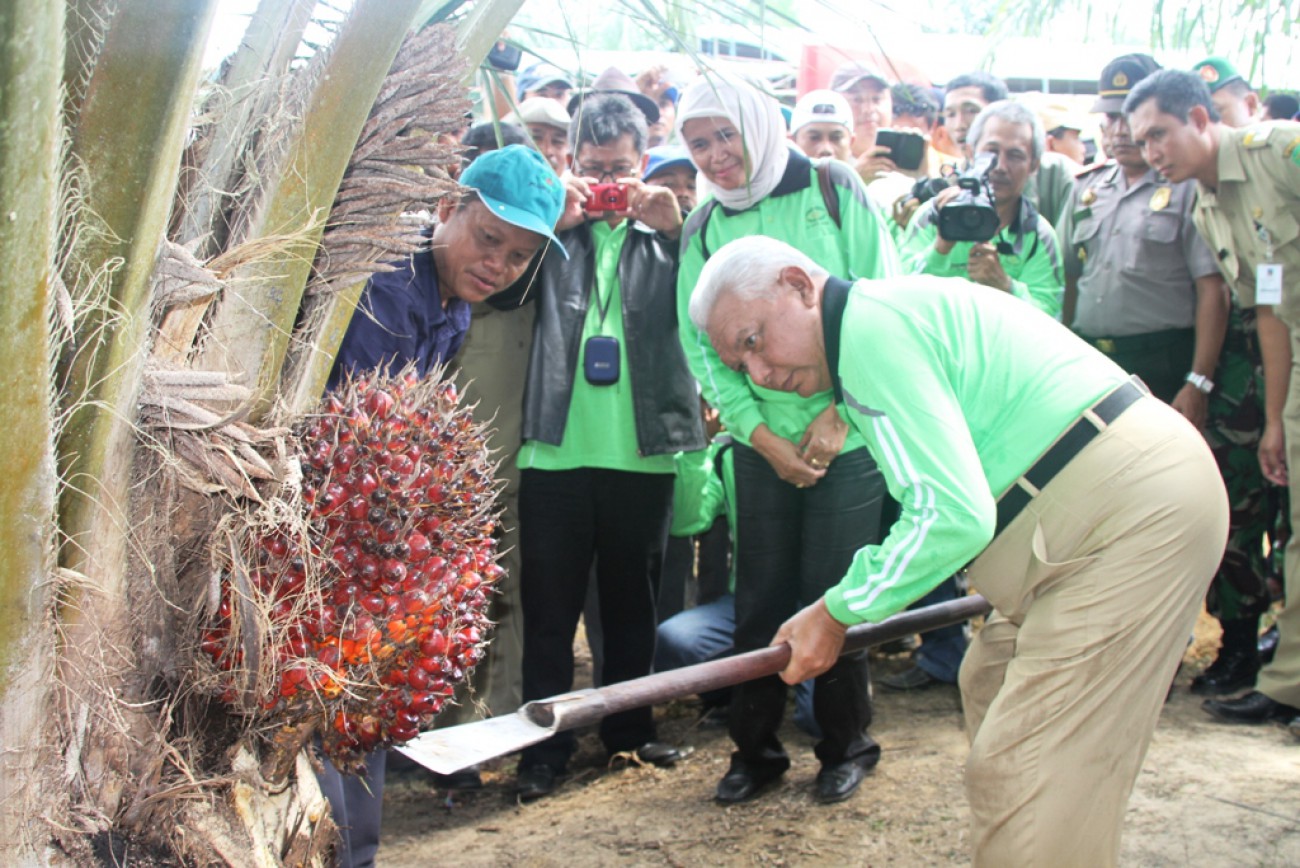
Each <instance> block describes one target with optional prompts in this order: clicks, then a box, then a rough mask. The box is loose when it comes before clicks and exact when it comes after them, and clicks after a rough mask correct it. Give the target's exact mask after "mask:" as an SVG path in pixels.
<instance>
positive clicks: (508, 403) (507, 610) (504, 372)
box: [438, 304, 534, 726]
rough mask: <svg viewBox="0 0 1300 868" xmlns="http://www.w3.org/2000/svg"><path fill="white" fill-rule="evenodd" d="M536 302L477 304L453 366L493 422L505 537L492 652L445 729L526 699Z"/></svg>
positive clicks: (481, 414)
mask: <svg viewBox="0 0 1300 868" xmlns="http://www.w3.org/2000/svg"><path fill="white" fill-rule="evenodd" d="M533 310H534V309H533V306H532V305H527V306H525V307H522V308H519V309H518V310H510V311H500V310H497V309H496V308H493V307H491V306H490V305H487V304H476V305H474V311H473V319H472V320H471V323H470V329H469V334H468V335H467V336H466V338H465V344H464V346H463V347H461V351H460V352H459V353H457V355H456V359H455V361H454V363H453V366H454V367H455V368H456V369H458V375H457V376H458V380H457V382H458V383H459V384H460V386H461V389H462V392H463V394H464V400H465V402H466V403H474V402H477V404H478V406H477V407H475V408H474V419H475V420H476V421H479V422H484V423H490V424H491V427H492V428H493V429H494V430H493V432H492V434H491V436H490V438H489V439H488V446H489V447H490V448H491V449H492V450H493V456H492V457H493V459H494V460H496V461H499V462H500V463H501V465H500V468H499V469H498V470H497V479H498V480H504V481H505V489H504V490H503V491H502V492H501V499H500V503H501V505H502V507H503V509H504V511H503V512H502V514H501V523H502V527H503V529H504V535H503V536H502V538H501V540H500V543H499V549H498V550H499V551H502V552H504V554H503V555H502V557H501V560H500V564H501V566H502V567H503V568H504V569H505V575H504V576H502V577H501V582H500V584H498V585H497V592H498V593H497V596H496V597H495V599H493V601H492V608H491V610H490V616H491V618H492V620H493V621H495V622H496V628H495V629H494V630H493V631H492V641H491V644H490V645H489V646H488V651H487V656H486V657H485V658H484V659H483V661H482V662H480V663H479V664H478V667H477V668H476V669H475V670H474V674H473V676H472V677H471V678H470V684H471V686H472V687H473V689H474V693H473V696H472V699H471V701H465V697H463V696H462V697H459V699H460V700H461V702H462V705H461V706H460V707H452V708H449V709H448V710H447V711H446V712H444V713H443V714H442V715H441V716H440V717H439V718H438V724H439V725H440V726H455V725H456V724H458V723H467V722H469V721H471V720H477V719H478V718H479V717H481V716H482V715H481V714H480V713H479V709H478V708H477V705H478V704H479V703H482V704H483V705H486V706H487V710H488V711H490V713H491V714H493V715H500V714H509V713H510V712H512V711H514V710H515V709H516V708H518V707H519V705H520V703H522V702H523V670H522V665H523V654H524V625H523V608H522V605H523V604H522V603H521V602H520V597H519V571H520V558H519V468H518V466H517V465H516V463H515V460H516V459H517V458H518V457H519V447H520V444H521V442H522V436H521V435H522V431H523V421H524V420H523V407H524V376H525V374H526V373H527V371H528V354H529V351H530V350H531V349H532V345H533V318H534V313H533Z"/></svg>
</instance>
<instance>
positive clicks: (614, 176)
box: [576, 165, 636, 184]
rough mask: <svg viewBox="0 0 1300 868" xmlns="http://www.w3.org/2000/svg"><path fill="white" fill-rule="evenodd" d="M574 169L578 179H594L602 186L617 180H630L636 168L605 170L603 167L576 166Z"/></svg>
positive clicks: (617, 167)
mask: <svg viewBox="0 0 1300 868" xmlns="http://www.w3.org/2000/svg"><path fill="white" fill-rule="evenodd" d="M576 169H577V171H578V176H579V177H582V178H595V179H596V180H597V181H599V182H600V183H602V184H604V183H607V182H609V181H617V180H618V179H619V178H630V177H632V176H633V175H635V174H636V168H635V167H633V166H614V167H613V168H610V169H606V168H605V167H604V166H585V165H578V166H577V167H576Z"/></svg>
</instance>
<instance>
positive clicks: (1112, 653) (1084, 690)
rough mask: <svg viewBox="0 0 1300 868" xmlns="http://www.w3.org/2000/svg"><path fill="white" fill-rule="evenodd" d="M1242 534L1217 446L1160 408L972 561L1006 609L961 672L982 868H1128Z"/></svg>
mask: <svg viewBox="0 0 1300 868" xmlns="http://www.w3.org/2000/svg"><path fill="white" fill-rule="evenodd" d="M1227 533H1228V505H1227V496H1226V494H1225V492H1224V489H1223V483H1222V480H1221V478H1220V476H1219V472H1218V469H1217V468H1216V466H1215V463H1214V459H1213V457H1212V456H1211V454H1210V450H1209V449H1208V448H1207V446H1206V444H1205V441H1204V439H1202V437H1201V436H1200V434H1198V433H1197V432H1196V431H1195V430H1194V429H1193V428H1192V427H1191V426H1190V425H1188V424H1187V423H1186V422H1185V421H1184V420H1183V419H1182V417H1181V416H1179V415H1178V414H1177V413H1176V412H1174V411H1173V410H1172V409H1170V408H1169V407H1168V406H1167V405H1165V404H1163V403H1161V402H1159V401H1157V400H1156V399H1154V398H1151V397H1146V398H1142V399H1140V400H1138V401H1137V402H1136V403H1135V404H1133V406H1131V407H1129V408H1128V410H1127V411H1126V412H1125V413H1124V414H1123V415H1121V416H1120V417H1119V418H1118V419H1116V420H1115V422H1114V423H1113V424H1112V425H1111V426H1110V427H1109V428H1107V429H1106V430H1105V431H1103V432H1101V433H1100V434H1099V435H1098V436H1097V437H1096V438H1095V439H1094V440H1093V441H1092V442H1091V443H1090V444H1089V445H1088V446H1086V447H1085V448H1084V449H1083V450H1082V451H1081V452H1080V453H1079V454H1078V455H1077V456H1076V457H1075V458H1074V460H1073V461H1071V462H1070V463H1069V464H1068V465H1067V466H1066V467H1065V468H1064V469H1063V470H1062V471H1061V472H1060V473H1058V474H1057V476H1056V477H1055V478H1054V479H1053V480H1052V481H1051V482H1049V483H1048V484H1047V486H1046V487H1045V488H1044V489H1043V491H1042V492H1041V494H1040V495H1039V496H1038V497H1037V498H1035V499H1034V500H1033V501H1031V502H1030V504H1029V505H1028V506H1027V507H1026V508H1025V509H1024V511H1023V512H1021V514H1020V515H1019V516H1018V517H1017V518H1016V519H1015V520H1014V521H1012V522H1011V524H1010V525H1009V526H1008V527H1007V528H1006V529H1005V530H1004V531H1003V532H1002V533H1001V534H999V535H998V536H997V538H996V539H995V540H994V541H993V543H992V544H991V545H990V546H989V547H988V549H986V550H985V552H984V553H983V554H982V555H980V557H979V558H978V559H976V561H975V562H974V563H973V564H972V566H971V571H970V578H971V583H972V584H973V585H974V586H975V587H976V588H978V589H979V590H980V591H981V592H982V593H983V594H984V595H985V596H986V597H987V598H988V599H989V601H990V602H991V603H992V604H993V606H994V613H993V615H992V616H991V617H990V618H989V620H988V622H987V623H986V624H985V626H984V628H983V629H982V630H980V632H979V633H978V634H977V635H976V637H975V640H974V641H973V643H972V644H971V647H970V649H969V650H968V651H967V654H966V659H965V661H964V663H963V664H962V669H961V676H960V683H961V690H962V700H963V702H964V708H965V714H966V727H967V732H968V734H969V736H970V739H971V752H970V758H969V760H968V761H967V766H966V791H967V795H968V797H969V799H970V805H971V815H972V820H973V829H972V845H973V849H974V863H975V864H976V865H979V866H998V868H1007V866H1020V865H1025V866H1040V865H1041V866H1053V868H1060V866H1072V865H1078V866H1088V868H1097V866H1105V865H1114V864H1115V863H1116V860H1117V859H1118V856H1119V839H1120V830H1121V827H1122V825H1123V819H1124V810H1125V804H1126V803H1127V801H1128V797H1129V794H1130V792H1131V790H1132V788H1133V783H1134V781H1135V780H1136V779H1137V774H1138V771H1139V768H1140V767H1141V765H1142V759H1143V757H1144V756H1145V754H1146V750H1147V745H1148V743H1149V742H1150V739H1151V733H1152V731H1153V730H1154V729H1155V725H1156V719H1157V717H1158V716H1159V714H1160V709H1161V706H1162V705H1163V702H1164V698H1165V694H1166V692H1167V691H1168V689H1169V684H1170V682H1171V680H1172V679H1173V676H1174V673H1175V671H1176V670H1177V668H1178V663H1179V660H1180V658H1181V657H1182V652H1183V649H1184V647H1185V646H1186V644H1187V637H1188V636H1189V635H1190V633H1191V630H1192V626H1193V624H1194V623H1195V620H1196V615H1197V612H1198V611H1199V609H1200V606H1201V601H1202V599H1203V598H1204V595H1205V590H1206V588H1207V586H1208V585H1209V583H1210V579H1211V577H1212V576H1213V575H1214V571H1215V569H1216V567H1217V566H1218V564H1219V560H1220V558H1221V556H1222V555H1223V549H1224V545H1225V542H1226V539H1227Z"/></svg>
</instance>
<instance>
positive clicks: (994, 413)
mask: <svg viewBox="0 0 1300 868" xmlns="http://www.w3.org/2000/svg"><path fill="white" fill-rule="evenodd" d="M840 334H841V346H842V350H841V355H840V360H839V374H840V377H841V383H842V386H843V392H844V404H845V406H846V407H848V408H849V411H850V412H849V418H850V424H852V426H853V427H854V428H855V429H856V430H857V431H858V432H859V433H860V434H861V435H862V437H863V438H864V439H865V440H866V442H867V448H868V449H869V450H870V452H871V454H872V456H873V457H874V458H875V459H876V462H877V463H878V464H879V465H880V470H881V473H883V474H884V477H885V482H886V484H887V485H888V487H889V493H890V494H891V495H893V497H894V498H895V499H896V500H897V501H898V502H899V504H900V506H901V512H900V515H899V518H898V520H897V521H896V522H895V523H894V526H893V527H892V528H891V529H890V531H889V534H888V536H886V537H885V539H884V541H883V542H882V543H880V545H872V546H867V547H866V548H863V549H861V550H860V551H859V552H858V553H857V555H856V556H855V557H854V559H853V565H852V566H851V567H850V569H849V572H848V574H847V575H846V576H845V577H844V579H843V580H842V581H841V582H840V583H839V584H838V585H836V586H835V587H834V588H832V589H831V590H830V591H828V592H827V593H826V604H827V607H828V608H829V609H830V612H831V614H832V615H833V616H834V617H835V618H836V619H837V620H839V621H841V622H843V623H846V624H855V623H859V622H863V621H873V622H874V621H880V620H882V619H883V618H885V617H887V616H889V615H892V614H894V613H895V612H898V611H900V610H902V609H904V608H906V607H907V606H908V605H909V604H910V603H912V602H914V601H916V600H918V599H920V598H921V597H922V596H924V595H925V594H926V593H927V592H928V591H930V590H931V589H933V588H934V587H936V586H937V585H938V584H939V583H940V582H942V581H943V580H944V579H945V578H947V577H948V576H951V575H952V574H953V573H955V572H956V571H957V570H959V569H961V568H962V567H963V566H965V565H966V564H967V563H969V562H970V561H972V560H974V558H975V557H976V556H977V555H979V553H980V552H981V551H983V550H984V548H985V547H986V546H987V545H988V544H989V542H990V541H991V540H992V538H993V534H994V529H995V527H996V523H997V508H996V502H997V498H998V496H999V495H1001V494H1002V492H1004V491H1006V490H1007V489H1008V488H1010V487H1011V485H1012V483H1014V482H1015V480H1016V479H1017V478H1018V477H1019V476H1021V475H1022V474H1023V473H1024V472H1025V471H1026V470H1028V469H1029V468H1030V467H1031V466H1033V464H1034V462H1035V461H1036V460H1038V457H1039V456H1040V455H1041V454H1042V453H1043V452H1045V451H1046V450H1047V449H1048V448H1049V447H1050V446H1051V445H1052V443H1054V442H1055V441H1056V439H1057V438H1058V437H1059V436H1060V435H1061V434H1062V432H1064V431H1065V429H1067V428H1068V427H1069V426H1070V425H1072V424H1073V423H1074V422H1075V420H1077V419H1078V418H1079V414H1080V413H1082V412H1083V411H1084V410H1085V409H1087V408H1088V407H1090V406H1092V405H1093V404H1095V403H1096V402H1097V401H1098V400H1099V399H1101V398H1102V397H1103V396H1105V395H1106V394H1107V393H1108V392H1110V391H1111V390H1112V389H1114V388H1115V387H1116V386H1119V385H1120V384H1122V383H1124V382H1125V381H1126V380H1127V379H1128V375H1127V374H1126V373H1125V372H1124V371H1123V370H1121V369H1120V368H1119V366H1117V365H1116V364H1115V363H1114V362H1111V361H1110V360H1109V359H1107V358H1106V357H1105V356H1103V355H1102V354H1101V353H1099V352H1097V351H1096V350H1094V349H1092V348H1091V347H1090V346H1088V345H1087V344H1086V343H1084V342H1083V340H1081V339H1080V338H1079V337H1077V336H1076V335H1074V334H1073V333H1072V332H1070V331H1069V330H1068V329H1066V328H1065V327H1064V326H1062V325H1060V324H1059V323H1055V322H1052V321H1051V320H1049V319H1047V318H1046V317H1044V316H1043V315H1042V314H1041V313H1039V312H1038V311H1036V310H1034V309H1033V307H1031V306H1030V305H1027V304H1024V303H1023V302H1020V301H1017V300H1016V299H1015V298H1012V297H1011V296H1009V295H1007V294H1006V293H1004V292H1000V291H998V290H995V289H990V288H989V287H986V286H980V285H977V284H973V283H970V282H967V281H957V280H949V279H940V278H936V277H930V276H924V275H913V276H908V277H902V278H898V279H895V280H890V281H879V280H874V281H865V280H864V281H860V282H858V284H857V285H856V286H854V288H853V290H852V292H851V293H850V296H849V300H848V306H847V308H846V309H845V314H844V320H843V323H842V327H841V332H840Z"/></svg>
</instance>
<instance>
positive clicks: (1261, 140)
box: [1238, 124, 1273, 151]
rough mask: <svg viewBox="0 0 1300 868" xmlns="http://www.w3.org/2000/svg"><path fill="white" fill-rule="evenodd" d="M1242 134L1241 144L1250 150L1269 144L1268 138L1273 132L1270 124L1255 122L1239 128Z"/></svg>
mask: <svg viewBox="0 0 1300 868" xmlns="http://www.w3.org/2000/svg"><path fill="white" fill-rule="evenodd" d="M1238 134H1239V135H1240V136H1241V146H1242V147H1243V148H1245V149H1246V150H1248V151H1254V150H1258V149H1259V148H1263V147H1267V146H1268V138H1269V136H1271V135H1272V134H1273V130H1272V128H1271V126H1270V125H1269V124H1255V125H1253V126H1249V127H1243V128H1242V129H1240V130H1238Z"/></svg>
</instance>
